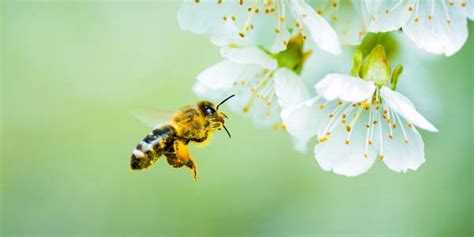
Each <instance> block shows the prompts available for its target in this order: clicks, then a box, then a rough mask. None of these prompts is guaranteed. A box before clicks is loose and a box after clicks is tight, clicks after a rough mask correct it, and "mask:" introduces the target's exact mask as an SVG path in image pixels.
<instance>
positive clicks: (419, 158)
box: [383, 128, 425, 172]
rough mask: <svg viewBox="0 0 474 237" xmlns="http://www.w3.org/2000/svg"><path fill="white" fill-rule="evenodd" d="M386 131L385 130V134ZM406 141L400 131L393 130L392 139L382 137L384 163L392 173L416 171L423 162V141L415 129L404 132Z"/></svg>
mask: <svg viewBox="0 0 474 237" xmlns="http://www.w3.org/2000/svg"><path fill="white" fill-rule="evenodd" d="M387 130H388V129H385V132H386V133H385V134H388V133H387ZM406 135H407V137H406V140H407V142H405V138H404V136H403V133H402V131H401V129H395V130H393V139H388V136H385V137H384V140H383V144H384V153H383V155H384V159H383V161H384V163H385V164H386V165H387V166H388V168H390V169H391V170H393V171H396V172H406V171H407V170H409V169H411V170H417V169H418V167H420V166H421V165H422V164H423V163H424V162H425V152H424V144H423V139H422V138H421V136H420V134H419V133H418V131H416V129H415V128H408V129H407V130H406Z"/></svg>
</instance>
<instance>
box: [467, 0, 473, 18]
mask: <svg viewBox="0 0 474 237" xmlns="http://www.w3.org/2000/svg"><path fill="white" fill-rule="evenodd" d="M466 16H467V17H468V18H469V19H471V20H474V0H467V1H466Z"/></svg>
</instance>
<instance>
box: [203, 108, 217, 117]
mask: <svg viewBox="0 0 474 237" xmlns="http://www.w3.org/2000/svg"><path fill="white" fill-rule="evenodd" d="M205 111H206V114H208V115H211V114H214V113H215V112H216V111H215V110H214V109H213V108H211V107H207V108H206V110H205Z"/></svg>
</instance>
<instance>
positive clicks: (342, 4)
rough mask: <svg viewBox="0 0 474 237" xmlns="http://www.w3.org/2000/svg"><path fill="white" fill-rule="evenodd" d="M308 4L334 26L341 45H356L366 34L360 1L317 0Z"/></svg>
mask: <svg viewBox="0 0 474 237" xmlns="http://www.w3.org/2000/svg"><path fill="white" fill-rule="evenodd" d="M308 4H310V5H311V6H312V7H313V8H314V9H315V11H316V13H318V15H320V16H322V17H324V18H325V19H326V21H327V22H329V24H330V25H331V26H332V27H333V28H334V30H335V31H336V33H337V36H338V37H339V40H340V41H341V44H342V45H358V44H360V42H361V40H362V39H363V38H364V36H365V35H366V34H367V24H366V23H365V19H364V17H363V15H362V12H361V11H362V4H361V2H360V1H352V0H338V1H335V0H317V1H308Z"/></svg>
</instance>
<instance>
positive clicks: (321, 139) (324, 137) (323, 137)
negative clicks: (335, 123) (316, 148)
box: [319, 136, 328, 143]
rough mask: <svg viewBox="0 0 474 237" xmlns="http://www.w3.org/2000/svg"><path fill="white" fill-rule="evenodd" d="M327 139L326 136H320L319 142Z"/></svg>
mask: <svg viewBox="0 0 474 237" xmlns="http://www.w3.org/2000/svg"><path fill="white" fill-rule="evenodd" d="M327 140H328V138H327V137H326V136H322V137H321V138H319V142H321V143H323V142H325V141H327Z"/></svg>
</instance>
